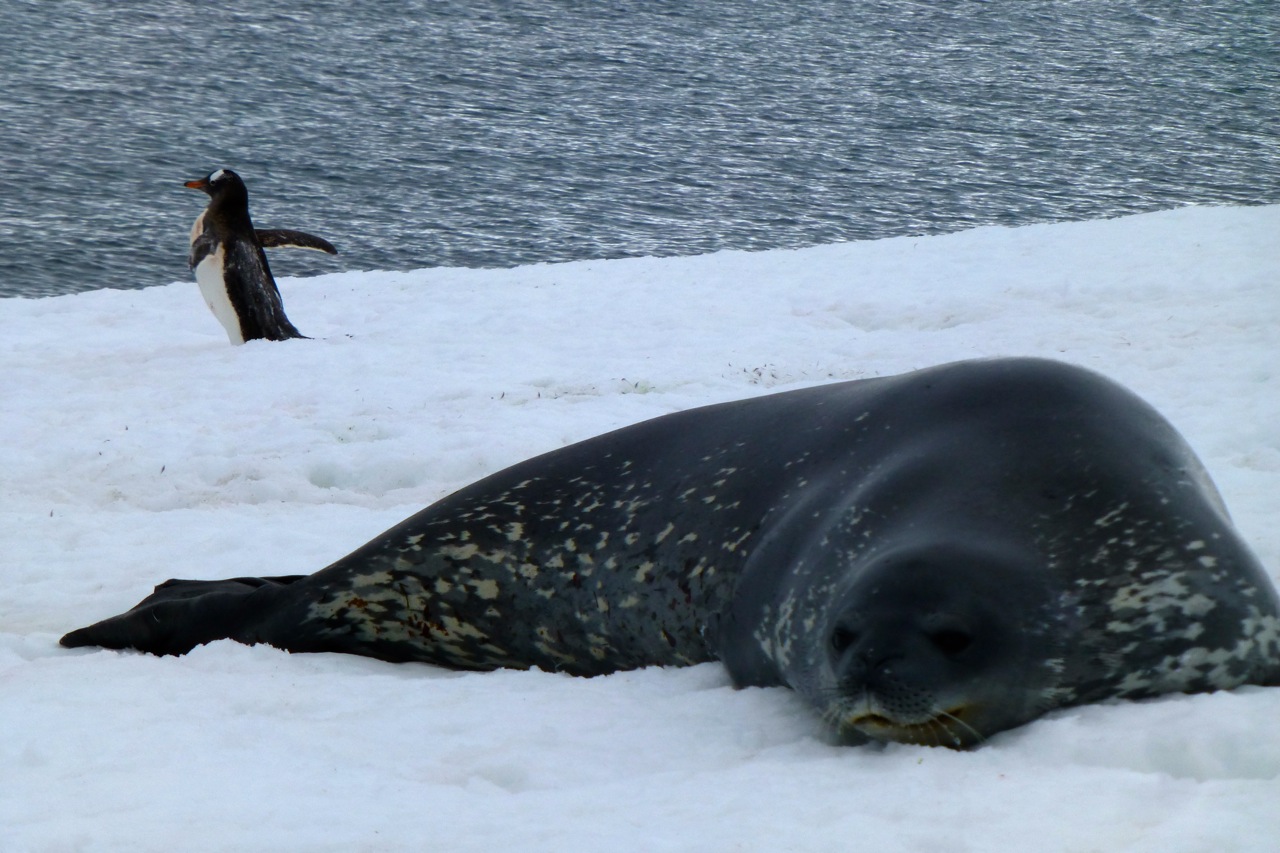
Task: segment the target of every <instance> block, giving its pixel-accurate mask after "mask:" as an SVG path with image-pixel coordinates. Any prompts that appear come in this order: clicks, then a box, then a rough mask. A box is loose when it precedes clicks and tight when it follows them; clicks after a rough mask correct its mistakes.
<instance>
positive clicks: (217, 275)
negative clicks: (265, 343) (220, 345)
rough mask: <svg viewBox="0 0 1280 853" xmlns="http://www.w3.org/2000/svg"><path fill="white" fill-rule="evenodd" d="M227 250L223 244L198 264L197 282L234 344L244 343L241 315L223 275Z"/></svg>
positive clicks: (205, 299)
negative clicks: (228, 291) (232, 300)
mask: <svg viewBox="0 0 1280 853" xmlns="http://www.w3.org/2000/svg"><path fill="white" fill-rule="evenodd" d="M225 261H226V252H225V251H224V250H223V248H222V247H221V246H219V247H218V248H217V250H215V251H213V252H210V253H209V254H207V255H205V256H204V258H203V259H201V261H200V263H198V264H196V269H195V273H196V284H197V285H199V286H200V295H201V296H203V297H204V302H205V304H206V305H208V306H209V310H210V311H212V312H213V316H215V317H217V318H218V322H219V323H221V324H222V328H224V329H226V330H227V337H228V338H230V339H231V343H233V344H242V343H244V334H243V333H242V332H241V331H240V317H239V315H237V314H236V309H235V308H233V307H232V306H231V298H230V297H229V296H227V282H226V278H225V277H224V275H223V265H224V263H225Z"/></svg>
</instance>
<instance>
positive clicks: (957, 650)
mask: <svg viewBox="0 0 1280 853" xmlns="http://www.w3.org/2000/svg"><path fill="white" fill-rule="evenodd" d="M852 577H853V579H852V581H851V582H850V583H849V584H848V586H847V587H846V588H845V589H843V590H841V591H840V592H839V593H838V594H837V595H836V596H835V597H834V599H833V602H832V606H831V607H830V608H829V609H828V610H827V611H826V613H825V631H824V633H823V634H822V636H823V637H825V644H824V645H823V647H822V649H821V651H820V652H817V654H816V658H817V659H816V660H811V664H812V669H810V670H809V673H808V677H807V678H806V679H804V681H805V682H806V683H805V684H803V685H797V686H798V687H799V688H800V689H801V690H802V692H805V693H806V694H807V695H809V698H810V699H811V700H812V701H814V702H815V704H817V706H818V709H819V711H820V712H821V713H822V715H823V717H824V718H825V719H826V720H828V721H829V722H831V723H832V725H833V726H834V727H835V729H836V732H837V734H838V736H839V738H840V739H841V740H842V741H844V742H850V743H857V742H862V741H865V740H867V739H873V740H880V741H897V742H901V743H915V744H927V745H936V746H949V747H955V748H963V747H968V746H974V745H976V744H978V743H981V742H982V741H983V740H985V739H986V738H987V737H989V736H990V735H991V734H994V733H996V732H999V731H1002V730H1004V729H1007V728H1011V727H1013V726H1016V725H1020V724H1021V723H1024V722H1026V721H1028V720H1031V719H1034V718H1035V717H1037V716H1039V715H1040V714H1042V713H1044V712H1045V710H1046V709H1048V708H1051V707H1054V706H1055V705H1056V704H1058V701H1057V685H1058V683H1059V676H1060V673H1061V670H1062V663H1061V657H1060V655H1059V654H1055V653H1054V650H1055V649H1058V648H1059V646H1060V644H1061V641H1060V640H1059V639H1056V638H1058V637H1060V636H1062V634H1063V631H1062V627H1063V626H1062V625H1061V624H1060V622H1061V620H1060V619H1059V618H1058V617H1057V611H1058V610H1059V609H1060V608H1058V607H1055V602H1056V601H1057V596H1055V595H1054V594H1053V593H1052V590H1051V589H1050V588H1049V585H1048V584H1046V582H1045V577H1044V574H1043V572H1041V571H1039V567H1037V566H1035V565H1033V564H1032V563H1031V562H1030V559H1029V558H1028V557H1027V555H1023V554H1020V553H1009V552H1001V551H994V550H989V549H983V548H976V547H974V546H972V545H969V544H964V545H961V544H955V543H942V544H939V543H933V544H929V545H924V546H915V547H909V548H905V549H901V550H896V551H893V552H889V553H882V554H881V555H880V556H879V557H877V558H874V559H872V560H871V561H869V563H868V565H867V566H866V567H865V568H864V569H863V570H862V571H859V572H857V573H855V574H854V575H853V576H852Z"/></svg>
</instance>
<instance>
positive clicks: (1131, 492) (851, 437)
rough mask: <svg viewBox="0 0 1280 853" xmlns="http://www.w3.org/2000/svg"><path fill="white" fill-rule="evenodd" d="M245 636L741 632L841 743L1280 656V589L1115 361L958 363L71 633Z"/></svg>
mask: <svg viewBox="0 0 1280 853" xmlns="http://www.w3.org/2000/svg"><path fill="white" fill-rule="evenodd" d="M220 638H231V639H235V640H238V641H240V642H244V643H269V644H271V645H273V646H278V647H280V648H282V649H287V650H289V651H294V652H349V653H353V654H360V655H368V656H372V657H376V658H381V659H383V660H388V661H426V662H429V663H434V664H439V665H441V666H446V667H453V668H458V669H472V670H488V669H494V668H498V667H518V668H526V667H541V668H543V669H546V670H558V671H563V672H568V673H572V674H576V675H596V674H600V673H607V672H613V671H615V670H623V669H630V668H634V667H641V666H648V665H683V664H692V663H696V662H699V661H707V660H715V659H718V660H721V661H723V662H724V665H725V666H726V667H727V669H728V671H729V673H730V674H731V676H732V679H733V681H734V683H735V684H736V685H738V686H747V685H761V686H768V685H785V686H787V687H790V688H792V689H794V690H796V691H798V692H799V693H800V694H802V695H803V696H804V697H805V698H806V699H807V700H808V701H809V702H810V703H811V704H812V705H813V707H814V708H815V710H816V711H817V713H818V714H819V715H820V716H821V717H822V719H824V720H826V721H827V722H828V723H829V724H830V726H831V727H832V729H833V731H834V732H835V733H836V737H837V739H838V740H839V741H841V742H846V743H860V742H865V741H867V740H879V741H900V742H907V743H918V744H936V745H943V746H950V747H957V748H960V747H968V746H972V745H975V744H978V743H981V742H982V741H984V740H986V739H988V738H989V737H991V736H992V735H993V734H995V733H997V732H1000V731H1003V730H1005V729H1009V728H1012V727H1015V726H1018V725H1021V724H1023V723H1026V722H1028V721H1030V720H1033V719H1035V718H1036V717H1038V716H1040V715H1042V714H1044V713H1045V712H1047V711H1049V710H1052V709H1055V708H1061V707H1066V706H1070V705H1076V704H1080V703H1086V702H1095V701H1099V700H1103V699H1110V698H1139V697H1147V696H1155V695H1159V694H1163V693H1175V692H1197V691H1211V690H1220V689H1228V688H1232V687H1235V686H1237V685H1241V684H1245V683H1254V684H1280V600H1278V598H1277V593H1276V590H1275V588H1274V587H1273V586H1272V584H1271V582H1270V580H1269V578H1268V576H1267V573H1266V572H1265V571H1264V569H1263V568H1262V566H1261V565H1260V564H1259V562H1258V560H1257V559H1256V558H1255V557H1254V556H1253V555H1252V554H1251V553H1250V551H1249V549H1248V547H1247V546H1246V545H1245V544H1244V542H1243V541H1242V540H1241V538H1240V537H1239V535H1238V534H1237V533H1236V532H1235V531H1234V529H1233V527H1232V525H1231V522H1230V521H1229V519H1228V516H1227V514H1226V510H1225V508H1224V507H1223V505H1222V501H1221V500H1220V498H1219V497H1218V494H1217V491H1216V490H1215V489H1214V487H1213V485H1212V483H1211V482H1210V481H1209V478H1208V475H1207V474H1206V473H1205V471H1204V469H1203V467H1202V466H1201V464H1200V463H1199V462H1198V461H1197V460H1196V458H1195V456H1194V455H1193V454H1192V452H1191V450H1190V449H1189V448H1188V447H1187V445H1186V443H1185V442H1184V441H1183V440H1182V438H1181V437H1180V436H1179V435H1178V433H1177V432H1176V431H1175V430H1174V428H1173V427H1172V426H1171V425H1170V424H1169V423H1168V422H1167V421H1165V420H1164V419H1163V418H1161V417H1160V415H1158V414H1157V413H1156V412H1155V411H1154V410H1153V409H1152V408H1151V407H1150V406H1148V405H1147V404H1146V403H1144V402H1143V401H1141V400H1140V399H1138V398H1137V397H1136V396H1134V395H1133V394H1132V393H1130V392H1128V391H1126V390H1125V389H1123V388H1121V387H1119V386H1118V385H1116V384H1114V383H1112V382H1111V381H1109V380H1107V379H1105V378H1103V377H1101V376H1099V375H1097V374H1094V373H1092V372H1089V371H1086V370H1083V369H1081V368H1077V367H1072V366H1068V365H1064V364H1060V363H1057V362H1052V361H1043V360H1037V359H1000V360H990V361H974V362H959V363H956V364H950V365H944V366H940V367H934V368H930V369H926V370H921V371H917V372H914V373H908V374H904V375H901V376H892V377H884V378H876V379H864V380H857V381H852V382H844V383H838V384H832V385H825V386H821V387H815V388H809V389H803V390H798V391H790V392H786V393H780V394H775V395H772V396H766V397H761V398H756V399H751V400H745V401H738V402H731V403H724V404H720V405H714V406H708V407H704V408H698V409H692V410H689V411H685V412H679V413H675V414H671V415H666V416H663V417H660V418H656V419H654V420H650V421H647V422H644V423H640V424H637V425H635V426H630V427H626V428H624V429H620V430H617V431H615V432H611V433H607V434H605V435H601V436H598V437H596V438H592V439H589V440H587V441H583V442H581V443H578V444H574V445H571V446H568V447H565V448H563V449H560V450H556V451H553V452H551V453H548V454H545V455H542V456H538V457H536V458H533V459H530V460H528V461H525V462H522V463H520V464H518V465H515V466H513V467H511V468H508V469H506V470H504V471H500V472H498V473H496V474H493V475H492V476H489V477H487V478H485V479H483V480H480V481H478V482H476V483H474V484H472V485H471V486H468V487H466V488H464V489H462V490H460V491H458V492H456V493H454V494H453V495H450V496H449V497H446V498H444V499H443V500H441V501H439V502H437V503H435V504H433V505H431V506H429V507H427V508H426V509H424V510H422V511H421V512H419V513H418V514H416V515H414V516H412V517H410V518H409V519H407V520H406V521H404V522H402V523H401V524H399V525H398V526H396V527H394V528H392V529H391V530H389V531H387V532H386V533H384V534H382V535H381V536H378V537H377V538H375V539H374V540H372V541H371V542H369V543H368V544H366V545H364V546H363V547H361V548H359V549H357V550H356V551H354V552H352V553H351V554H349V555H348V556H346V557H343V558H341V559H339V560H338V561H337V562H335V563H333V564H332V565H330V566H329V567H328V568H325V569H323V570H321V571H319V572H317V573H315V574H312V575H305V576H293V577H277V578H237V579H233V580H228V581H215V582H208V581H169V582H167V583H165V584H162V585H161V586H159V587H157V588H156V591H155V593H154V594H153V595H151V596H150V597H149V598H147V599H146V600H144V601H143V602H142V603H141V604H139V605H138V606H137V607H135V608H134V609H133V610H130V611H129V612H127V613H125V614H122V615H120V616H117V617H114V618H111V619H107V620H105V621H103V622H99V623H97V624H95V625H92V626H90V627H87V628H83V629H80V630H78V631H73V632H72V633H70V634H68V635H67V636H65V637H64V638H63V639H62V643H63V645H65V646H70V647H75V646H86V645H97V646H105V647H109V648H117V649H119V648H133V649H139V650H143V651H147V652H153V653H156V654H182V653H184V652H186V651H188V650H190V649H191V648H193V647H194V646H196V645H197V644H200V643H207V642H210V641H212V640H216V639H220Z"/></svg>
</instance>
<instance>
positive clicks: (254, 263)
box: [184, 169, 338, 344]
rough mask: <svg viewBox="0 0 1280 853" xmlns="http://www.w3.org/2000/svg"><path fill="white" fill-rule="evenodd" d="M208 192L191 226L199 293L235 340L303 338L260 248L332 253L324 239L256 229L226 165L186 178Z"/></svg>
mask: <svg viewBox="0 0 1280 853" xmlns="http://www.w3.org/2000/svg"><path fill="white" fill-rule="evenodd" d="M184 186H187V187H190V188H191V189H193V190H202V191H204V192H206V193H208V194H209V206H208V207H206V208H205V209H204V212H203V213H201V214H200V215H199V216H197V217H196V222H195V224H194V225H193V226H191V257H190V258H189V259H188V263H190V264H191V269H193V270H195V274H196V283H197V284H198V285H200V294H201V295H202V296H203V297H204V301H205V302H206V303H207V304H208V306H209V310H210V311H212V312H213V316H215V317H217V318H218V322H219V323H221V324H222V327H223V328H224V329H226V330H227V337H228V338H230V339H231V343H233V344H242V343H244V342H245V341H251V340H254V339H255V338H266V339H267V340H269V341H283V340H287V339H289V338H302V337H306V336H305V335H303V334H302V333H301V332H299V331H298V330H297V329H295V328H294V327H293V324H292V323H290V322H289V318H288V317H286V316H285V314H284V303H282V302H281V301H280V290H279V289H278V288H277V287H276V281H275V279H274V278H272V277H271V267H269V266H268V265H267V256H266V254H265V253H264V252H263V251H262V249H263V247H268V248H270V247H274V246H297V247H299V248H303V249H318V250H319V251H321V252H328V253H329V254H331V255H336V254H337V253H338V250H337V249H335V248H334V247H333V246H332V245H330V244H329V243H328V241H326V240H321V239H320V238H319V237H313V236H312V235H310V234H304V233H303V232H301V231H288V230H284V229H256V228H254V227H253V221H252V220H251V219H250V218H249V191H248V190H247V189H245V186H244V181H242V180H240V176H239V175H237V174H236V173H235V172H233V171H231V170H230V169H219V170H218V171H216V172H213V173H212V174H210V175H209V176H208V177H204V178H199V179H197V180H194V181H187V182H186V183H185V184H184Z"/></svg>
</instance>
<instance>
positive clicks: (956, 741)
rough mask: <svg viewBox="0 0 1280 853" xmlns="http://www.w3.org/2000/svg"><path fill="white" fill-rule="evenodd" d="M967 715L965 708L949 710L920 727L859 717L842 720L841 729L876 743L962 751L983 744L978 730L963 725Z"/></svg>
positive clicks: (880, 716)
mask: <svg viewBox="0 0 1280 853" xmlns="http://www.w3.org/2000/svg"><path fill="white" fill-rule="evenodd" d="M969 711H970V709H969V708H968V706H965V705H961V706H959V707H956V708H948V709H946V710H944V711H941V712H940V713H937V714H935V715H934V716H932V717H930V718H929V719H927V720H924V721H923V722H919V723H903V722H899V721H897V720H893V719H890V718H889V717H886V716H885V715H883V714H875V713H872V714H859V715H857V716H855V717H849V718H847V719H845V720H844V721H843V722H842V723H841V725H840V729H841V730H842V731H847V730H850V729H852V730H856V731H858V732H861V733H862V734H864V735H866V736H868V737H871V738H875V739H876V740H879V741H893V742H895V743H910V744H916V745H918V746H945V747H950V748H951V749H964V748H966V747H970V746H973V745H975V744H977V743H980V742H981V741H982V740H983V737H982V735H981V734H980V733H979V732H978V731H977V729H975V728H973V727H972V726H971V725H969V723H967V722H966V721H965V717H966V716H967V715H968V713H969Z"/></svg>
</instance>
